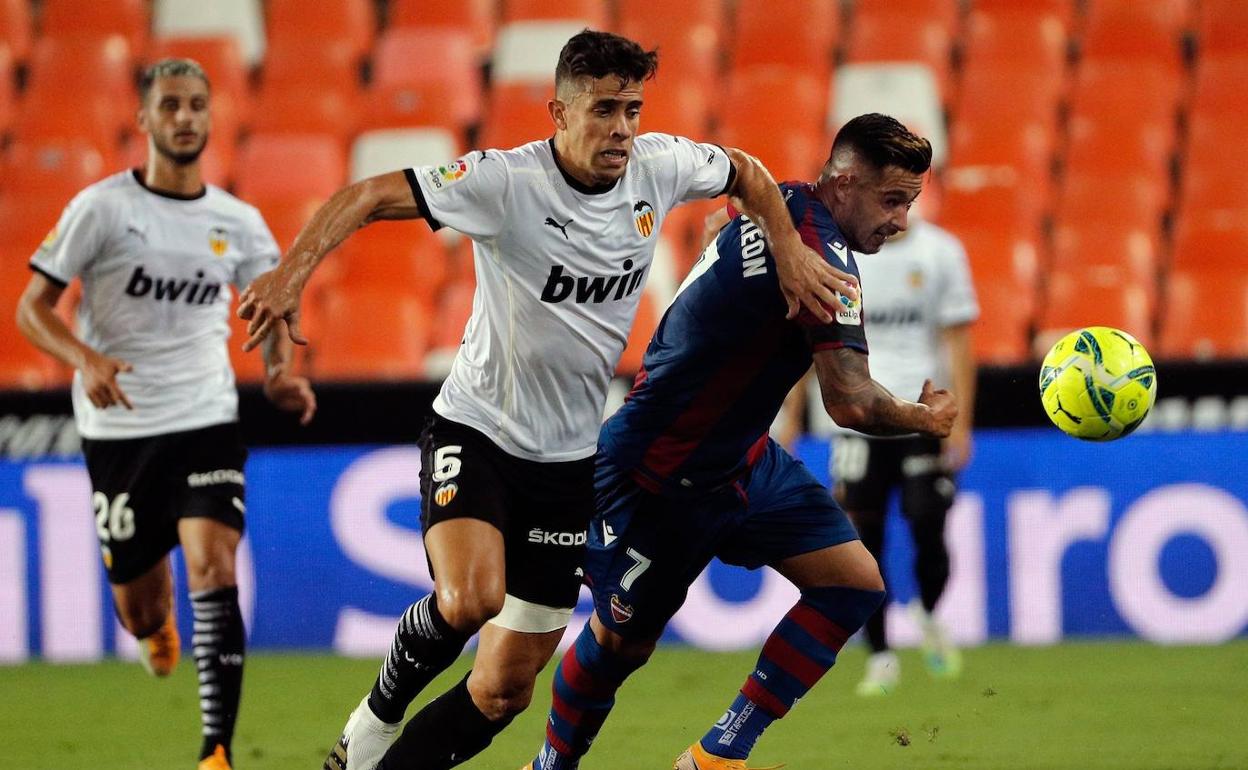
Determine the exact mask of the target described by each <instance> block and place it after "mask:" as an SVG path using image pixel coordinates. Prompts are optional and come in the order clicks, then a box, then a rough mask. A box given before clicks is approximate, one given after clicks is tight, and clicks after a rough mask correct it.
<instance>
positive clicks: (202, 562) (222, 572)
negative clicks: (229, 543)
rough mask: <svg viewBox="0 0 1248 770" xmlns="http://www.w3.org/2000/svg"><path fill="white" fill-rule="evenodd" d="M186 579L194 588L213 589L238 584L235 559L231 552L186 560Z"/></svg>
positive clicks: (199, 589)
mask: <svg viewBox="0 0 1248 770" xmlns="http://www.w3.org/2000/svg"><path fill="white" fill-rule="evenodd" d="M186 580H187V583H189V584H190V586H191V588H192V590H195V591H211V590H214V589H217V588H225V587H227V586H232V585H236V584H237V581H236V578H235V575H234V559H233V558H232V555H230V554H215V555H207V556H206V557H205V558H201V559H187V560H186Z"/></svg>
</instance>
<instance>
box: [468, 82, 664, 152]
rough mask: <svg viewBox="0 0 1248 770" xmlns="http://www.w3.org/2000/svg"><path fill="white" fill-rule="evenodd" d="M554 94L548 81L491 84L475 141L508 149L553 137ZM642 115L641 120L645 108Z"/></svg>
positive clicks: (643, 118) (483, 145)
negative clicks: (549, 106)
mask: <svg viewBox="0 0 1248 770" xmlns="http://www.w3.org/2000/svg"><path fill="white" fill-rule="evenodd" d="M553 96H554V88H553V86H551V85H550V84H549V83H546V84H542V85H528V84H523V83H515V84H511V85H505V86H494V88H492V89H491V90H490V95H489V102H488V105H487V108H486V114H485V122H484V124H483V125H482V129H481V138H480V141H478V142H477V144H478V145H479V146H481V147H498V148H500V149H507V148H511V147H516V146H518V145H521V144H524V143H526V142H531V141H533V140H535V139H546V138H548V137H551V136H554V134H555V124H554V122H553V121H552V119H551V117H550V112H549V111H548V110H547V108H546V103H547V102H548V101H549V100H550V99H551V98H552V97H553ZM642 116H643V117H642V120H643V121H644V120H645V117H644V116H645V112H644V107H643V112H642ZM643 125H644V123H643Z"/></svg>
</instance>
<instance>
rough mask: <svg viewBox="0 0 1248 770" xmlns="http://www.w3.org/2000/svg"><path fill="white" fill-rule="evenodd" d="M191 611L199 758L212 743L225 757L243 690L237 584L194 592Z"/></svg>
mask: <svg viewBox="0 0 1248 770" xmlns="http://www.w3.org/2000/svg"><path fill="white" fill-rule="evenodd" d="M191 609H192V610H193V613H194V616H195V630H194V634H193V635H192V636H191V644H192V646H193V648H192V652H193V653H194V656H195V667H196V668H197V669H198V671H199V710H200V714H201V717H202V719H203V726H204V728H203V735H204V745H203V748H202V749H201V751H200V755H199V756H200V759H203V758H205V757H208V756H209V755H211V754H212V753H213V751H215V750H216V747H217V746H223V747H225V751H226V755H227V756H228V755H229V752H230V742H231V741H232V740H233V739H234V722H235V720H237V718H238V701H239V698H240V697H241V696H242V690H243V656H244V653H245V647H246V635H245V632H244V630H243V614H242V612H241V611H240V610H239V608H238V588H236V587H235V586H229V587H227V588H216V589H212V590H208V591H194V592H192V593H191Z"/></svg>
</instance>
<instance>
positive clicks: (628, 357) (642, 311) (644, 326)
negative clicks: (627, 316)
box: [615, 291, 661, 377]
mask: <svg viewBox="0 0 1248 770" xmlns="http://www.w3.org/2000/svg"><path fill="white" fill-rule="evenodd" d="M660 316H661V314H660V312H659V310H658V308H656V307H655V306H654V298H653V297H651V296H650V292H648V291H643V292H642V293H641V303H640V304H639V305H638V306H637V317H636V318H635V319H634V320H633V327H632V329H631V330H629V332H628V342H627V343H626V344H625V346H624V352H623V353H622V354H620V360H619V362H618V363H617V364H616V366H615V373H616V374H617V375H621V376H624V377H632V376H633V375H635V374H637V372H639V371H641V361H642V359H643V358H644V357H645V355H646V348H647V347H649V346H650V338H651V337H652V336H654V330H655V329H656V328H657V327H658V325H659V318H660Z"/></svg>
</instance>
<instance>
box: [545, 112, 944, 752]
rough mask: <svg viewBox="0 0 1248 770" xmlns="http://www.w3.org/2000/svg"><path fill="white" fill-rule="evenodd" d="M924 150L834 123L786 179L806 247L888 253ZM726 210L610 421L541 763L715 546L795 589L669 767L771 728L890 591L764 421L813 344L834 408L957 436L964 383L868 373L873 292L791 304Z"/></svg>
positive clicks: (879, 430)
mask: <svg viewBox="0 0 1248 770" xmlns="http://www.w3.org/2000/svg"><path fill="white" fill-rule="evenodd" d="M930 163H931V145H930V144H929V143H928V142H927V140H926V139H922V138H920V137H918V136H915V135H914V134H912V133H910V132H909V131H908V130H906V128H905V127H904V126H902V125H901V124H900V123H898V122H897V121H896V120H894V119H892V118H890V117H887V116H884V115H878V114H870V115H863V116H860V117H858V118H855V119H854V120H852V121H850V122H849V123H847V124H846V125H845V126H844V127H843V128H842V129H841V131H840V132H839V133H838V134H837V137H836V139H835V141H834V142H833V145H832V152H831V155H830V157H829V159H828V162H827V164H826V165H825V167H824V169H823V171H822V173H821V174H820V177H819V180H818V182H817V183H815V184H800V183H799V184H793V183H788V184H784V185H782V186H781V189H782V192H783V194H784V196H785V200H786V204H787V206H788V210H789V214H790V215H791V216H792V218H793V222H794V224H795V226H796V227H797V230H798V232H799V233H800V234H801V236H802V239H803V241H804V242H805V243H806V245H807V246H809V247H810V248H811V249H813V250H815V251H817V252H819V253H821V254H822V255H823V256H824V258H825V259H826V260H827V261H828V262H829V263H830V264H832V265H834V266H836V267H837V268H838V269H841V270H845V271H847V272H849V273H851V274H853V275H855V276H856V275H857V273H858V269H857V265H856V263H855V259H854V254H853V252H858V253H860V254H870V253H873V252H875V251H878V250H879V248H880V247H881V246H882V245H883V243H884V241H885V239H887V238H888V237H890V236H891V235H894V234H896V233H897V232H899V231H901V230H904V229H905V227H906V223H907V222H906V216H907V211H908V209H909V208H910V205H911V203H912V202H913V201H914V199H915V197H917V196H918V194H919V192H920V190H921V189H922V186H923V177H922V175H923V174H924V173H925V172H926V171H927V170H928V167H929V165H930ZM730 213H732V214H733V215H734V216H733V218H732V220H731V221H730V222H729V223H728V224H727V225H726V226H725V227H724V228H723V229H722V230H721V231H720V233H719V235H718V237H717V238H716V239H715V241H714V242H712V243H711V244H710V245H709V246H708V247H707V249H706V250H705V251H704V252H703V254H702V256H701V258H700V259H699V261H698V262H697V264H695V266H694V268H693V270H691V271H690V273H689V276H688V277H687V278H686V279H685V281H684V283H683V285H682V286H681V289H680V291H679V292H678V294H677V296H676V299H675V300H674V301H673V303H672V306H671V307H669V308H668V310H667V312H666V314H665V315H664V317H663V320H662V322H661V323H660V324H659V327H658V329H657V330H656V332H655V334H654V338H653V339H652V340H651V342H650V346H649V348H648V349H647V351H646V355H645V358H644V362H643V368H642V371H641V372H640V373H639V374H638V375H637V380H636V383H635V384H634V386H633V391H632V393H631V394H630V395H629V398H628V399H627V400H626V402H625V404H624V406H622V407H621V408H620V410H619V411H618V412H616V414H615V415H614V416H613V417H612V418H611V419H610V420H608V421H607V423H606V425H604V426H603V429H602V432H601V434H600V436H599V445H598V455H597V461H596V465H597V467H596V470H595V488H596V501H595V502H596V508H597V511H596V515H595V519H594V522H593V525H592V526H591V528H590V535H589V555H588V557H587V564H586V582H588V583H589V584H590V585H591V587H592V589H593V593H594V602H595V613H594V615H593V616H592V617H591V619H590V622H589V623H588V624H587V625H586V627H585V628H584V630H583V631H582V632H581V634H580V636H579V637H578V639H577V641H576V644H575V645H574V646H573V647H572V648H571V649H569V650H568V652H567V653H566V655H565V656H564V658H563V660H562V661H561V663H560V665H559V668H558V670H557V671H556V674H555V681H554V686H553V693H552V707H551V711H550V718H549V720H548V722H547V730H546V741H545V743H544V745H543V746H542V748H541V750H540V752H539V753H538V755H537V757H536V759H534V760H533V762H532V763H531V765H530V767H531V768H534V769H535V770H570V769H571V768H575V767H577V766H578V764H579V762H580V758H581V757H582V756H583V755H584V754H585V753H586V752H587V751H588V750H589V746H590V743H591V742H592V741H593V739H594V737H595V736H596V735H597V733H598V731H599V729H600V728H601V726H602V724H603V722H604V721H605V720H606V718H607V715H608V714H609V713H610V710H611V708H612V706H613V705H614V702H615V692H616V690H617V689H618V688H619V687H620V685H621V684H622V683H623V682H624V680H625V679H626V678H627V677H628V676H629V675H630V674H631V673H632V672H633V671H635V670H637V669H638V668H639V667H640V666H642V665H643V664H644V663H645V662H646V660H647V659H648V658H649V656H650V654H651V653H652V652H653V651H654V648H655V643H656V641H657V640H658V638H659V636H660V634H661V633H662V631H663V628H664V626H665V625H666V624H667V621H668V620H669V619H670V618H671V617H672V615H674V614H675V613H676V611H677V610H678V609H679V608H680V606H681V604H682V603H683V602H684V598H685V594H686V592H687V591H688V588H689V586H690V585H691V584H692V583H693V581H694V580H695V579H696V578H697V577H698V575H699V574H700V573H701V572H702V570H703V569H704V568H705V567H706V565H707V564H708V563H709V562H710V560H711V559H712V558H714V557H718V558H720V559H721V560H723V561H725V562H728V563H731V564H738V565H742V566H745V567H748V568H751V569H754V568H758V567H761V566H764V565H768V566H771V567H772V568H774V569H775V570H776V571H778V572H779V573H780V574H782V575H784V576H785V577H786V578H788V579H789V580H790V581H792V582H793V583H794V585H796V586H797V587H798V588H799V589H800V590H801V598H800V600H799V601H798V602H797V604H796V605H795V606H794V607H793V608H792V609H791V610H790V611H789V613H788V614H787V615H786V616H785V617H784V618H783V619H782V620H781V621H780V623H779V625H777V626H776V628H775V630H774V631H773V632H772V634H771V635H770V637H769V638H768V639H767V641H766V643H765V644H764V645H763V650H762V654H761V655H760V657H759V659H758V663H757V665H756V667H755V669H754V671H753V672H752V673H751V674H750V675H749V677H748V678H747V679H746V681H745V684H744V685H743V686H742V687H741V690H740V692H739V693H738V694H737V696H736V698H735V700H733V701H732V703H731V704H730V705H729V706H728V709H727V710H726V711H725V712H724V714H723V716H722V717H721V718H720V719H719V720H718V721H717V722H716V723H715V724H714V725H713V726H712V727H711V729H710V730H709V731H708V732H707V733H706V735H705V736H704V737H703V738H702V739H701V740H700V741H698V742H696V743H694V744H693V745H692V746H690V747H689V749H688V750H686V751H685V753H683V754H682V755H681V756H680V757H679V758H678V759H677V760H676V764H675V770H745V768H746V758H747V757H748V755H749V753H750V751H751V750H752V748H753V746H754V744H755V742H756V741H757V739H758V737H759V736H760V735H761V734H762V732H763V730H764V729H765V728H766V727H767V726H768V725H769V724H771V722H773V721H774V720H776V719H779V718H781V717H783V716H784V715H785V714H786V713H787V712H788V711H789V709H791V708H792V707H793V705H794V704H795V703H797V701H798V700H799V699H800V698H801V697H802V696H803V695H805V693H806V692H807V691H808V690H809V689H810V688H811V687H812V686H814V684H815V682H816V681H818V680H819V678H820V677H821V676H822V675H823V674H824V672H826V671H827V670H828V669H829V668H830V667H831V666H832V664H833V663H834V662H835V660H836V655H837V652H838V651H839V650H840V648H841V645H843V644H844V643H845V641H846V640H847V639H848V638H849V637H850V636H851V635H853V633H854V632H856V631H857V630H858V629H859V628H860V627H862V625H863V623H864V622H865V621H866V619H867V618H868V617H870V616H871V614H872V613H873V612H875V610H876V609H877V608H878V607H879V605H880V603H881V602H882V601H883V599H884V583H883V580H882V579H881V577H880V571H879V567H878V566H877V564H876V562H875V559H874V558H873V557H872V556H871V554H870V553H869V552H868V551H867V549H866V548H864V547H863V545H862V543H861V541H860V540H859V539H858V537H857V534H856V533H855V531H854V528H853V526H852V525H851V524H850V522H849V520H848V519H847V518H846V516H845V513H844V512H843V511H842V510H841V509H840V507H839V506H837V504H836V502H835V501H834V500H833V499H832V497H831V495H830V494H829V493H828V491H827V489H826V488H825V487H824V486H823V485H821V484H820V483H819V482H818V481H817V480H816V479H815V478H814V476H813V475H811V473H810V472H809V471H808V470H807V468H806V467H805V466H804V465H803V464H802V463H801V462H800V461H798V460H796V459H794V458H793V457H792V456H790V455H789V454H788V453H786V452H785V451H784V450H783V449H782V448H781V447H780V446H779V445H778V444H776V443H775V442H774V441H772V440H771V439H770V438H769V437H768V435H767V430H768V426H769V425H770V424H771V422H772V420H773V419H774V418H775V416H776V413H777V412H778V411H779V409H780V407H781V405H782V404H783V402H784V399H785V395H786V394H787V393H788V392H789V390H790V389H791V388H792V387H793V385H794V384H795V383H797V382H798V380H800V379H801V377H802V375H803V374H804V373H805V372H806V371H807V369H809V368H810V366H811V363H812V360H813V362H814V365H815V369H816V372H817V373H818V377H819V382H820V385H821V388H822V393H823V400H824V405H825V407H826V408H827V410H828V413H829V414H830V415H831V416H832V418H833V419H835V420H836V421H837V422H838V423H840V424H841V425H845V426H847V427H853V428H855V429H857V430H859V431H861V432H864V433H869V434H875V435H892V434H905V433H924V434H927V435H931V436H945V435H948V433H949V430H950V427H951V426H952V424H953V420H954V417H955V416H956V413H957V406H956V404H955V401H954V399H953V396H952V394H950V393H949V392H948V391H944V390H935V389H933V388H932V386H931V383H930V382H928V383H926V384H925V385H924V388H923V393H922V395H921V396H920V398H919V401H918V402H917V403H916V402H910V401H905V400H902V399H900V398H898V397H896V396H894V395H893V394H891V393H889V392H888V391H887V390H886V389H884V388H883V387H882V386H880V385H879V384H878V383H876V382H875V381H874V380H872V379H871V374H870V371H869V369H868V367H867V339H866V334H865V331H864V329H863V320H862V319H863V314H862V304H861V300H854V299H851V298H849V297H845V296H838V297H837V304H836V306H835V307H833V308H829V310H830V311H831V314H832V315H833V316H834V318H833V320H832V321H830V322H827V323H824V322H822V321H820V320H818V319H817V318H815V317H814V316H813V315H811V314H809V313H803V314H802V315H800V316H798V317H797V318H796V319H795V320H787V319H786V317H785V316H786V312H785V308H786V306H785V301H784V298H783V296H782V294H781V291H780V288H779V284H778V283H777V280H776V270H775V264H774V260H773V258H772V256H771V253H770V250H769V247H768V246H767V244H766V243H765V242H764V241H763V239H762V238H761V237H760V234H759V233H758V229H757V228H756V227H755V225H754V223H753V222H751V221H750V220H749V219H748V218H746V217H745V216H743V215H737V214H736V212H735V211H734V212H730ZM865 288H867V289H868V290H869V287H865ZM865 297H866V301H870V295H869V293H868V294H866V295H865ZM728 620H729V619H727V618H725V622H728Z"/></svg>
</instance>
